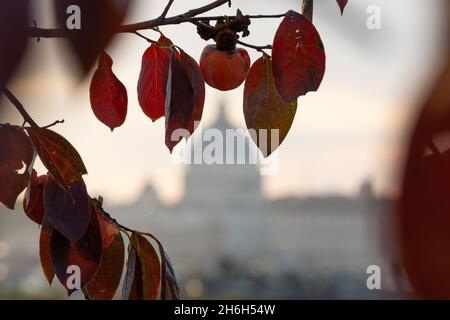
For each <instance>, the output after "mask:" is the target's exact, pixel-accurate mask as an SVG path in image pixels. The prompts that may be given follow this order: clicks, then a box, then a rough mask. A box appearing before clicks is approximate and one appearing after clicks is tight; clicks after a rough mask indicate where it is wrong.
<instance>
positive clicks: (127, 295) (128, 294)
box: [122, 245, 142, 300]
mask: <svg viewBox="0 0 450 320" xmlns="http://www.w3.org/2000/svg"><path fill="white" fill-rule="evenodd" d="M135 277H136V279H137V280H136V282H135V279H134V278H135ZM141 279H142V273H141V267H140V262H139V259H138V257H137V253H136V249H135V248H134V247H133V246H131V245H129V248H128V258H127V271H126V273H125V278H124V280H123V285H122V299H123V300H136V299H137V297H138V296H139V295H141V296H142V280H141ZM133 284H134V285H133ZM138 284H139V285H140V289H139V288H138V287H137V286H138ZM138 291H140V292H138ZM135 297H136V298H135ZM133 298H134V299H133Z"/></svg>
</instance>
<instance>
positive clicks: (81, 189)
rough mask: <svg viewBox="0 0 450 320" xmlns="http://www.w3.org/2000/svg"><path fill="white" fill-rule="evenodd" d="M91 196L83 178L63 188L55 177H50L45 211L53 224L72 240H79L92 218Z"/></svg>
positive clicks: (46, 187)
mask: <svg viewBox="0 0 450 320" xmlns="http://www.w3.org/2000/svg"><path fill="white" fill-rule="evenodd" d="M89 201H90V198H89V196H88V194H87V191H86V186H85V184H84V182H83V180H80V181H78V182H75V183H73V184H72V185H70V188H69V190H68V191H65V190H64V189H62V188H61V187H60V186H59V185H58V184H57V183H56V181H55V180H54V179H52V178H51V177H49V178H48V181H47V184H46V186H45V189H44V206H45V213H46V215H47V216H48V218H49V220H50V222H51V223H52V225H53V226H54V227H55V228H56V229H57V230H58V231H59V232H60V233H62V234H63V235H64V236H65V237H66V238H68V239H70V240H71V241H78V240H80V239H81V237H82V236H83V234H84V233H85V231H86V229H87V227H88V225H89V222H90V220H91V211H90V205H89Z"/></svg>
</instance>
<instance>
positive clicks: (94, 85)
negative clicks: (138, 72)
mask: <svg viewBox="0 0 450 320" xmlns="http://www.w3.org/2000/svg"><path fill="white" fill-rule="evenodd" d="M112 65H113V61H112V59H111V57H110V56H109V55H108V54H107V53H106V52H102V54H101V55H100V58H99V61H98V69H97V70H96V71H95V73H94V75H93V77H92V81H91V86H90V90H89V92H90V100H91V107H92V111H94V114H95V116H96V117H97V119H98V120H100V121H101V122H103V123H104V124H105V125H107V126H108V127H109V128H110V129H111V131H113V130H114V128H117V127H120V126H121V125H122V124H123V123H124V122H125V118H126V116H127V103H128V97H127V89H126V88H125V86H124V85H123V84H122V82H120V80H119V79H117V77H116V75H115V74H114V73H113V72H112Z"/></svg>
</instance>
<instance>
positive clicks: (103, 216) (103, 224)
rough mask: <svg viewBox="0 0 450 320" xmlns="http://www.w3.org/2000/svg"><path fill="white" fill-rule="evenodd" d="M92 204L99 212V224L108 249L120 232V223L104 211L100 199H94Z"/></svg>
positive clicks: (104, 243)
mask: <svg viewBox="0 0 450 320" xmlns="http://www.w3.org/2000/svg"><path fill="white" fill-rule="evenodd" d="M91 206H93V207H94V208H95V211H96V213H97V219H98V224H99V226H100V232H101V235H102V243H103V249H106V248H108V247H109V245H110V244H111V242H112V241H113V240H114V239H115V238H116V237H117V235H118V234H119V232H120V228H119V225H118V224H117V222H116V221H115V220H113V219H111V217H110V216H109V215H108V214H107V213H106V212H104V211H103V209H102V208H101V206H100V204H99V203H98V201H96V200H93V201H92V202H91Z"/></svg>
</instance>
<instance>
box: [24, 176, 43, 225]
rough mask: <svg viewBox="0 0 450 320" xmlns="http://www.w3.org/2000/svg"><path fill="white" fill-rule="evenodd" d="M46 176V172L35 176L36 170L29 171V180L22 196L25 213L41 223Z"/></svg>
mask: <svg viewBox="0 0 450 320" xmlns="http://www.w3.org/2000/svg"><path fill="white" fill-rule="evenodd" d="M47 178H48V176H47V175H46V174H44V175H41V176H39V177H38V176H37V173H36V170H34V169H33V171H32V173H31V178H30V182H29V183H28V188H27V191H26V192H25V196H24V198H23V210H24V211H25V214H26V215H27V216H28V218H30V219H31V220H33V221H34V222H36V223H37V224H42V218H43V217H44V213H45V208H44V187H45V184H46V183H47Z"/></svg>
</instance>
